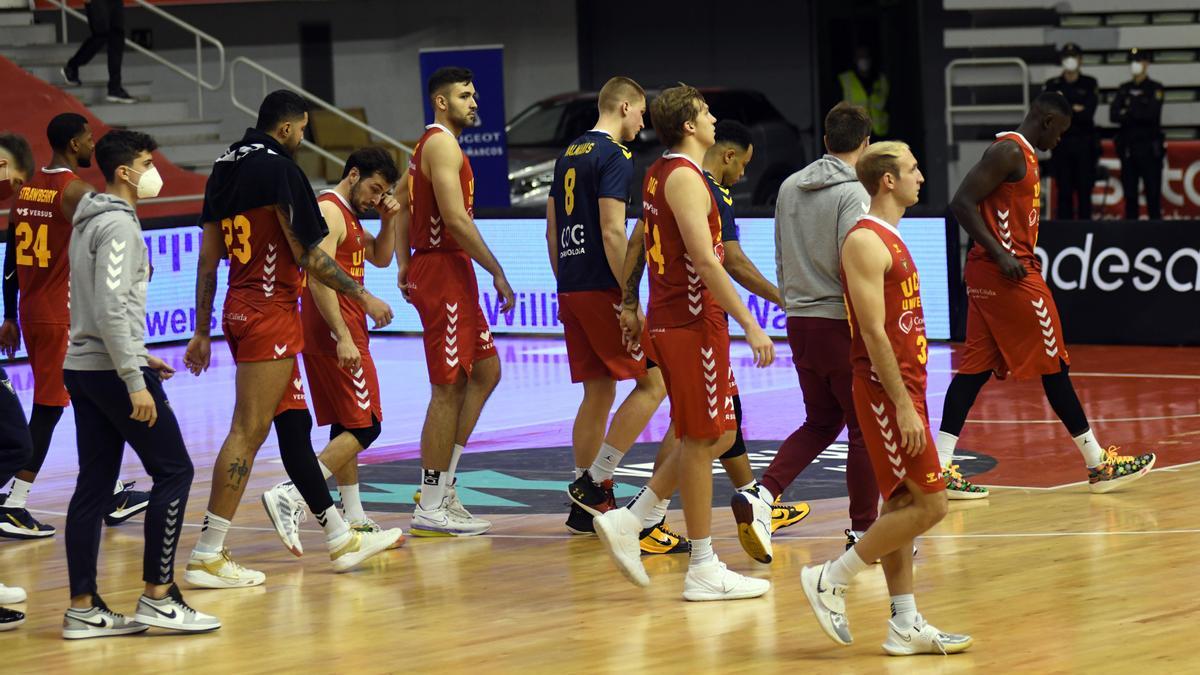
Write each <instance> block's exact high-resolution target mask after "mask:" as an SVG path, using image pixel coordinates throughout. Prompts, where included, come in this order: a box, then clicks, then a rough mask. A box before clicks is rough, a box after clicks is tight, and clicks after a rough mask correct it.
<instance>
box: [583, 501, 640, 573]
mask: <svg viewBox="0 0 1200 675" xmlns="http://www.w3.org/2000/svg"><path fill="white" fill-rule="evenodd" d="M592 522H593V523H594V524H595V526H596V536H598V537H599V538H600V543H601V544H604V550H605V551H607V552H608V557H609V558H611V559H612V561H613V563H614V564H615V565H616V566H617V569H618V570H620V571H621V574H623V575H625V578H626V579H628V580H629V581H631V582H633V584H634V585H636V586H643V587H645V586H649V585H650V576H649V575H647V574H646V568H645V566H643V565H642V550H641V546H640V545H639V544H638V536H639V533H640V532H641V531H642V528H641V523H639V522H638V518H637V516H635V515H633V512H631V511H630V510H629V509H628V508H625V507H621V508H619V509H613V510H611V511H607V512H605V513H604V515H602V516H598V517H596V519H595V520H594V521H592Z"/></svg>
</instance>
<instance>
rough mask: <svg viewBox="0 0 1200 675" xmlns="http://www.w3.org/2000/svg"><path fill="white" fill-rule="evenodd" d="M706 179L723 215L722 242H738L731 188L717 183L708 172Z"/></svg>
mask: <svg viewBox="0 0 1200 675" xmlns="http://www.w3.org/2000/svg"><path fill="white" fill-rule="evenodd" d="M704 177H705V178H707V179H708V189H709V190H712V194H713V198H714V199H716V200H717V210H718V211H719V212H720V214H721V241H737V240H738V226H737V223H736V222H734V219H733V197H732V196H731V195H730V194H729V188H727V187H725V186H724V185H721V184H720V183H718V182H717V179H716V178H713V175H712V174H711V173H709V172H707V171H705V172H704Z"/></svg>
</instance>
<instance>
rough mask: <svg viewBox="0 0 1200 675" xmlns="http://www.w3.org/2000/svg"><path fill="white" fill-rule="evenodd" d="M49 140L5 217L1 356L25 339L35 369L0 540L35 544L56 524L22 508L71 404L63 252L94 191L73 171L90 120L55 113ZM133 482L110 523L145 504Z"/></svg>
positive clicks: (120, 492)
mask: <svg viewBox="0 0 1200 675" xmlns="http://www.w3.org/2000/svg"><path fill="white" fill-rule="evenodd" d="M46 136H47V139H48V140H49V141H50V147H51V149H52V150H53V151H54V156H53V158H52V159H51V160H50V164H49V165H48V166H46V167H45V168H42V169H39V170H38V171H36V172H35V173H34V174H33V176H31V177H30V180H29V181H28V182H26V183H25V184H24V185H23V186H22V187H21V189H20V191H18V193H17V199H16V200H15V202H14V203H13V205H12V206H13V208H12V215H10V216H9V228H8V248H7V251H6V252H5V265H4V324H3V325H2V326H0V351H3V352H4V353H6V354H7V355H8V356H9V357H12V355H13V353H14V352H16V350H17V348H18V347H19V346H20V343H21V338H22V336H23V337H24V339H25V347H26V350H27V351H28V353H29V366H30V369H31V370H32V371H33V411H32V412H31V413H30V415H29V432H30V435H31V437H32V438H33V453H32V454H31V455H30V457H29V461H28V462H27V463H26V465H25V467H24V468H22V469H21V471H19V472H17V475H16V477H15V479H14V480H13V484H12V489H11V491H10V492H9V494H8V497H7V499H5V501H4V504H3V506H0V537H10V538H14V539H40V538H43V537H50V536H53V535H54V532H55V530H54V527H53V526H51V525H48V524H45V523H41V522H38V520H37V519H36V518H34V517H33V515H32V514H30V513H29V511H28V510H27V509H26V508H25V503H26V498H27V497H28V495H29V490H30V488H31V487H32V485H33V481H34V480H35V479H36V478H37V474H38V472H39V471H41V468H42V464H43V463H44V462H45V461H46V454H47V453H48V452H49V450H50V441H51V438H52V437H53V435H54V427H55V426H57V425H58V420H59V419H60V418H62V414H63V410H64V409H65V408H66V406H67V404H68V403H70V400H71V399H70V396H68V395H67V388H66V386H65V385H64V384H63V359H64V358H66V355H67V333H68V332H69V329H70V322H71V314H70V309H69V308H70V296H71V292H70V282H69V280H70V273H71V271H70V262H69V261H68V259H67V247H68V245H69V244H70V243H71V231H72V226H71V219H72V218H74V216H75V207H76V206H77V205H78V204H79V200H80V198H82V197H83V195H85V194H87V193H88V192H92V191H95V188H93V187H92V186H91V185H88V184H87V183H86V182H85V181H84V180H83V179H81V178H80V177H79V176H78V175H76V173H75V172H76V171H78V170H79V168H80V167H82V168H85V169H86V168H88V167H90V166H91V165H92V153H93V151H94V150H95V146H96V144H95V141H94V139H93V138H92V130H91V128H90V127H89V125H88V121H87V118H85V117H84V116H82V115H78V114H76V113H62V114H60V115H56V116H55V117H54V118H53V119H51V120H50V124H49V125H48V126H47V128H46ZM18 318H19V321H18ZM132 485H133V483H129V484H128V485H126V484H123V483H122V482H121V481H117V485H116V489H115V490H114V494H113V505H112V507H113V510H112V512H110V513H109V514H108V515H107V516H105V522H106V523H108V524H109V525H117V524H119V523H122V522H124V521H125V520H127V519H129V518H130V517H132V516H134V515H136V514H138V513H141V512H142V511H144V510H145V509H146V506H147V505H148V504H149V503H150V502H149V495H148V494H147V493H145V492H140V491H134V490H132V489H130V488H131V487H132Z"/></svg>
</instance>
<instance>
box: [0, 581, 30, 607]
mask: <svg viewBox="0 0 1200 675" xmlns="http://www.w3.org/2000/svg"><path fill="white" fill-rule="evenodd" d="M19 602H25V589H24V588H21V587H20V586H5V585H4V584H0V605H15V604H17V603H19Z"/></svg>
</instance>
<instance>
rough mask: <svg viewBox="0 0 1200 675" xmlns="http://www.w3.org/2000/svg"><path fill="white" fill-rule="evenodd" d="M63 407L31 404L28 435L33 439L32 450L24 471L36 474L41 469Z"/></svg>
mask: <svg viewBox="0 0 1200 675" xmlns="http://www.w3.org/2000/svg"><path fill="white" fill-rule="evenodd" d="M62 414H63V408H62V407H61V406H56V405H42V404H40V403H34V404H33V412H32V413H30V415H29V436H30V438H32V439H33V452H32V453H31V454H30V455H29V461H28V462H27V463H26V464H25V467H24V469H23V470H24V471H28V472H30V473H32V474H34V475H36V474H37V473H38V472H39V471H41V470H42V464H43V463H44V462H45V461H46V453H48V452H50V440H51V439H52V438H54V427H56V426H58V420H60V419H61V418H62Z"/></svg>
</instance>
